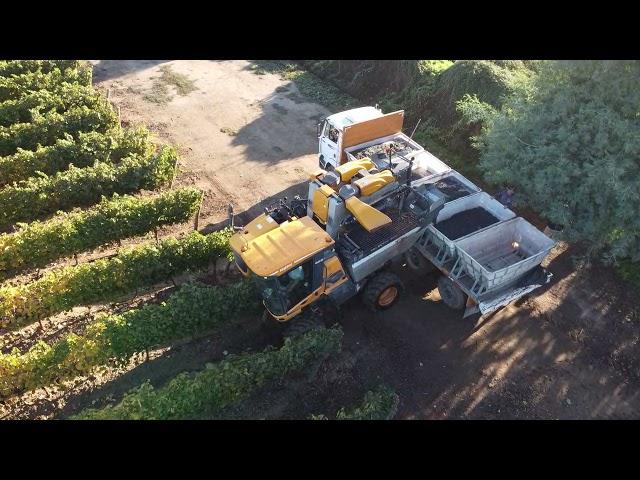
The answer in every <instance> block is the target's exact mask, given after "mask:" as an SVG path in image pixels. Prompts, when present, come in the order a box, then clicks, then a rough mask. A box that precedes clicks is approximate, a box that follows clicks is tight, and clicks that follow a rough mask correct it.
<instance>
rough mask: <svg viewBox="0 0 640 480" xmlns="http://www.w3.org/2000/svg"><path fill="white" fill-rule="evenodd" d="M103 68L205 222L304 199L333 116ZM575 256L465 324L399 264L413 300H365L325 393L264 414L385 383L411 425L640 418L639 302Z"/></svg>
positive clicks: (265, 92)
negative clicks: (512, 299) (191, 192)
mask: <svg viewBox="0 0 640 480" xmlns="http://www.w3.org/2000/svg"><path fill="white" fill-rule="evenodd" d="M95 63H96V68H95V74H94V81H95V83H96V85H97V86H99V87H100V88H103V89H105V90H106V89H109V90H110V92H111V98H112V99H113V101H114V103H115V104H117V105H119V106H120V109H121V114H122V119H123V121H124V122H128V123H137V122H143V123H146V124H147V125H149V126H150V127H151V129H152V130H153V131H155V132H156V134H157V136H158V138H159V139H160V140H161V141H166V142H169V143H172V144H177V145H179V147H180V152H181V154H182V157H181V163H180V166H181V170H182V171H181V173H180V175H179V177H178V178H177V182H178V184H193V185H197V186H198V187H200V188H202V189H204V190H205V191H206V192H207V197H206V203H205V208H204V210H203V212H202V218H203V219H204V221H205V222H207V223H210V224H215V223H216V222H219V221H221V220H223V219H224V218H225V217H226V206H227V204H228V203H229V202H231V203H233V204H234V206H235V207H236V209H237V210H238V211H242V210H246V209H249V208H251V207H253V206H254V205H255V204H256V203H259V202H261V201H263V200H265V199H269V198H276V197H277V196H280V195H287V196H289V197H291V196H292V194H293V193H294V192H301V193H303V191H304V190H303V189H304V186H305V185H304V183H303V182H304V181H305V179H306V177H307V173H308V172H309V171H311V170H313V169H314V168H315V167H316V149H317V145H316V136H315V124H316V122H317V120H318V119H319V118H320V117H321V116H323V115H326V114H328V113H329V112H327V110H326V109H325V108H324V107H322V106H320V105H317V104H314V103H310V102H308V101H305V100H304V98H302V97H301V95H300V94H299V92H298V90H297V88H296V86H295V85H294V84H292V83H290V82H286V81H283V80H281V79H280V78H279V77H278V76H276V75H273V74H263V75H258V74H256V73H254V71H253V70H252V68H251V63H250V62H246V61H171V62H165V61H100V62H95ZM166 66H169V67H170V69H171V71H173V72H177V73H179V74H182V75H185V76H186V77H187V78H188V79H190V80H191V81H192V82H193V86H195V88H196V90H193V91H191V92H190V93H188V94H185V95H180V94H179V93H178V92H177V91H176V90H175V89H174V88H173V87H171V88H170V89H169V97H171V98H170V100H168V101H165V102H164V103H162V102H160V103H157V102H156V101H155V100H158V99H157V98H156V99H154V98H153V95H154V88H156V87H157V82H158V79H159V78H160V77H161V75H162V70H161V69H162V68H163V67H166ZM156 90H157V89H156ZM156 93H157V92H156ZM443 160H445V161H446V159H443ZM301 189H302V191H301ZM254 211H255V210H254ZM574 253H575V252H574V251H570V250H565V249H564V248H563V247H561V248H558V249H557V250H556V251H555V252H554V255H553V256H552V258H550V259H549V263H550V269H551V270H552V271H553V272H554V274H555V278H554V281H553V283H552V285H550V286H549V287H547V288H546V289H544V291H542V292H537V294H536V295H535V296H533V297H532V298H529V299H526V300H522V301H520V302H517V303H516V304H514V305H510V306H508V307H507V308H504V309H502V310H500V311H498V312H496V313H495V314H493V315H490V316H488V317H487V318H482V319H478V318H471V319H466V320H462V319H461V318H460V317H461V315H460V313H459V312H453V311H451V310H449V309H448V308H446V307H445V306H444V305H443V304H442V302H440V301H439V298H438V294H437V290H436V289H435V287H436V281H437V278H436V277H435V276H432V275H430V276H426V277H417V276H416V275H414V274H413V273H411V272H408V271H407V269H406V267H403V265H402V264H398V265H397V266H396V269H397V270H398V271H399V272H400V274H401V276H402V277H403V279H404V281H405V284H406V287H407V291H406V293H405V296H404V298H403V300H402V301H401V302H400V303H399V304H398V305H397V306H396V307H394V309H392V310H390V311H388V312H385V313H383V314H380V315H370V314H369V313H368V312H366V311H363V309H362V308H361V307H360V303H359V302H358V299H354V300H353V301H351V302H350V303H349V304H348V305H347V306H346V308H345V311H344V318H343V320H342V324H343V328H344V330H345V333H346V335H345V353H344V355H343V356H342V357H341V359H340V360H339V361H338V363H337V364H336V365H334V367H335V368H334V369H333V373H332V374H331V375H329V377H330V378H325V379H324V381H323V382H321V384H320V385H321V387H319V386H318V385H315V386H312V387H308V388H306V389H305V388H301V389H299V390H298V391H296V392H294V393H293V394H292V392H291V390H289V391H287V392H282V393H281V394H278V392H276V393H275V394H274V393H273V392H272V393H271V394H269V395H268V396H261V397H260V400H259V402H258V403H259V404H260V405H261V406H263V407H264V406H265V405H267V404H268V403H269V402H272V403H273V404H274V405H275V406H274V405H272V406H271V408H272V410H273V411H277V412H278V416H284V417H293V418H301V417H302V418H304V416H305V415H306V413H308V412H309V410H312V411H313V412H314V413H331V412H335V411H336V410H337V409H338V408H340V407H342V406H344V405H347V404H352V403H354V402H355V401H357V399H358V398H359V396H360V395H361V394H362V393H363V392H364V391H365V390H366V389H367V388H371V387H373V386H375V385H376V384H377V383H379V382H385V383H387V384H389V385H390V386H392V387H394V388H395V389H396V391H397V392H398V394H399V395H400V398H401V403H400V411H399V413H398V418H405V419H413V418H429V419H431V418H548V419H553V418H638V417H639V416H640V394H639V392H640V388H639V387H640V360H639V359H640V355H639V354H640V340H639V339H640V312H639V311H638V305H637V298H636V293H635V292H631V291H627V290H626V289H625V287H624V286H623V285H621V284H620V283H619V281H618V280H617V279H616V278H615V277H614V276H613V275H612V273H611V271H610V270H607V269H602V268H600V269H597V268H596V269H591V270H582V271H580V272H576V269H575V267H574V264H573V261H572V255H573V254H574ZM335 372H341V373H339V374H336V373H335ZM279 395H280V396H279ZM291 395H294V396H295V398H296V399H297V400H300V401H290V400H291ZM283 399H286V400H287V401H286V402H285V401H284V400H283ZM278 402H280V404H278Z"/></svg>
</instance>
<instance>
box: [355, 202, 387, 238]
mask: <svg viewBox="0 0 640 480" xmlns="http://www.w3.org/2000/svg"><path fill="white" fill-rule="evenodd" d="M345 204H346V207H347V210H349V211H350V212H351V213H352V214H353V216H354V217H356V220H358V223H360V225H362V226H363V227H364V228H366V229H367V231H368V232H372V231H373V230H376V229H377V228H380V227H383V226H385V225H388V224H389V223H391V219H390V218H389V217H388V216H387V215H385V214H384V213H382V212H381V211H380V210H377V209H376V208H374V207H372V206H371V205H367V204H366V203H364V202H363V201H362V200H360V199H359V198H357V197H350V198H347V200H346V201H345Z"/></svg>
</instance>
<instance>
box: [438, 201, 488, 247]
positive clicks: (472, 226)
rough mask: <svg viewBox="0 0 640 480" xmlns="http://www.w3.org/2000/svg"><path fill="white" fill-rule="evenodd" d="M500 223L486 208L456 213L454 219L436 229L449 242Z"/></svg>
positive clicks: (440, 224)
mask: <svg viewBox="0 0 640 480" xmlns="http://www.w3.org/2000/svg"><path fill="white" fill-rule="evenodd" d="M499 221H500V220H498V218H496V217H495V216H494V215H492V214H491V213H490V212H488V211H487V210H485V209H484V208H482V207H476V208H472V209H470V210H465V211H463V212H460V213H456V214H455V215H453V216H452V217H450V218H447V219H446V220H443V221H442V222H439V223H436V224H435V225H434V227H435V228H436V229H438V230H439V231H440V232H441V233H442V234H444V235H445V236H446V237H447V238H448V239H449V240H457V239H458V238H461V237H464V236H466V235H469V234H470V233H473V232H477V231H478V230H480V229H482V228H485V227H488V226H489V225H493V224H494V223H498V222H499Z"/></svg>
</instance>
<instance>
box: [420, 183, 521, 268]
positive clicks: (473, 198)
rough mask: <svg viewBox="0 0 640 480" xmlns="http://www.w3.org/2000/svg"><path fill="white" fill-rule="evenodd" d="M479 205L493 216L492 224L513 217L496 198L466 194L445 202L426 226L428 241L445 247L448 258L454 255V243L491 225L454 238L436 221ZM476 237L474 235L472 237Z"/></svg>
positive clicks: (479, 193) (441, 247)
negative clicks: (434, 220)
mask: <svg viewBox="0 0 640 480" xmlns="http://www.w3.org/2000/svg"><path fill="white" fill-rule="evenodd" d="M477 207H481V208H482V209H484V210H485V211H487V212H489V213H490V214H491V215H493V216H494V217H495V220H496V221H495V222H494V223H493V224H492V225H495V224H496V223H498V222H502V221H505V220H509V219H511V218H514V217H515V216H516V214H515V213H514V212H513V211H511V210H509V209H508V208H507V207H505V206H504V205H502V204H501V203H500V202H498V201H497V200H495V199H493V198H491V197H490V196H489V195H488V194H487V193H485V192H478V193H475V194H473V195H468V196H466V197H462V198H459V199H457V200H454V201H453V202H449V203H447V204H445V206H444V208H443V209H442V210H441V211H440V213H439V214H438V218H437V220H436V222H435V223H433V224H431V225H429V226H428V227H427V231H428V232H429V233H428V235H430V236H431V238H430V241H431V242H432V243H433V244H434V245H435V246H436V247H437V248H439V249H441V250H442V249H445V250H444V252H443V253H444V254H446V255H448V257H449V258H452V257H454V256H455V244H456V243H457V242H459V241H461V240H463V239H464V238H466V237H468V236H470V235H476V234H477V233H479V232H480V231H483V230H486V229H488V228H491V226H492V225H488V226H486V227H482V228H479V229H478V230H476V231H471V232H469V233H467V234H465V235H463V236H462V237H460V238H457V239H455V240H451V239H449V238H448V237H447V236H446V235H445V234H444V233H443V232H441V231H440V230H438V223H439V222H442V221H444V220H448V219H450V218H451V217H453V216H454V215H457V214H459V213H462V212H465V211H468V210H471V209H473V208H477ZM474 238H476V237H474Z"/></svg>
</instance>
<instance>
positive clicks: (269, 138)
mask: <svg viewBox="0 0 640 480" xmlns="http://www.w3.org/2000/svg"><path fill="white" fill-rule="evenodd" d="M256 106H258V107H259V108H261V110H262V114H261V115H260V116H259V117H258V118H257V119H255V120H253V121H252V122H250V123H248V124H246V125H245V126H243V127H242V128H240V130H238V132H237V133H236V134H235V136H234V138H233V141H232V145H234V146H242V147H244V154H245V155H246V158H247V159H248V160H250V161H255V162H262V163H266V164H268V165H274V164H277V163H278V162H280V161H282V160H287V159H292V158H297V157H302V156H305V155H311V154H314V153H317V151H318V139H317V136H316V125H317V123H318V122H319V121H320V119H321V118H323V117H326V116H328V115H330V114H331V112H329V110H327V108H325V107H324V106H322V105H318V104H317V103H315V102H313V101H311V100H309V99H308V98H307V97H305V96H304V95H302V94H301V93H300V91H299V90H298V87H297V86H296V85H295V83H294V82H293V81H288V82H287V83H285V84H283V85H280V86H279V87H277V88H276V89H275V90H274V91H273V92H272V93H271V94H270V95H268V96H267V97H266V98H264V99H263V100H262V101H260V102H258V103H257V105H256Z"/></svg>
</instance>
